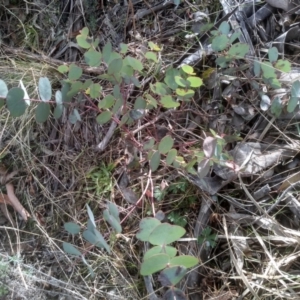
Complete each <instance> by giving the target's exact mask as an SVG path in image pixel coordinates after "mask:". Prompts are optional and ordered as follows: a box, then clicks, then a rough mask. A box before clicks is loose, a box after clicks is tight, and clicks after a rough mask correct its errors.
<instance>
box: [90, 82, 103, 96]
mask: <svg viewBox="0 0 300 300" xmlns="http://www.w3.org/2000/svg"><path fill="white" fill-rule="evenodd" d="M101 90H102V87H101V86H100V84H99V83H92V84H91V85H90V96H91V98H92V99H96V98H99V97H100V93H101Z"/></svg>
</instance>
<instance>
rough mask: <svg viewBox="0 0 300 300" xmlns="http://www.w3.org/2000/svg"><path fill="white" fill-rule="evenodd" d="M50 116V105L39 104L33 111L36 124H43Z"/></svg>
mask: <svg viewBox="0 0 300 300" xmlns="http://www.w3.org/2000/svg"><path fill="white" fill-rule="evenodd" d="M49 115H50V105H49V103H46V102H40V103H39V105H38V106H37V108H36V110H35V120H36V121H37V122H38V123H44V122H46V121H47V119H48V117H49Z"/></svg>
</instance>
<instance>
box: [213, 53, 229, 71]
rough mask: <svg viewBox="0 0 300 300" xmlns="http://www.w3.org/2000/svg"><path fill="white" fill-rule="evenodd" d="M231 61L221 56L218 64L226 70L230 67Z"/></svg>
mask: <svg viewBox="0 0 300 300" xmlns="http://www.w3.org/2000/svg"><path fill="white" fill-rule="evenodd" d="M229 61H231V59H230V58H228V57H226V56H225V57H224V56H220V57H218V58H217V59H216V64H217V65H219V66H220V67H221V68H226V67H227V66H228V63H229Z"/></svg>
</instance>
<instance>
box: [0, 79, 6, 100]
mask: <svg viewBox="0 0 300 300" xmlns="http://www.w3.org/2000/svg"><path fill="white" fill-rule="evenodd" d="M7 93H8V89H7V85H6V83H5V82H4V81H3V80H2V79H0V97H6V96H7Z"/></svg>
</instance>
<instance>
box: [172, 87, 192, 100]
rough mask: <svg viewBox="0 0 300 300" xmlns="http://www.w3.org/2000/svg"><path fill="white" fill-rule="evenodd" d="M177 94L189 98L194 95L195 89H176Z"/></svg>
mask: <svg viewBox="0 0 300 300" xmlns="http://www.w3.org/2000/svg"><path fill="white" fill-rule="evenodd" d="M176 94H177V95H178V96H180V97H182V98H185V99H188V98H191V97H193V96H194V94H195V92H194V91H193V90H190V89H188V90H185V89H176Z"/></svg>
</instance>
